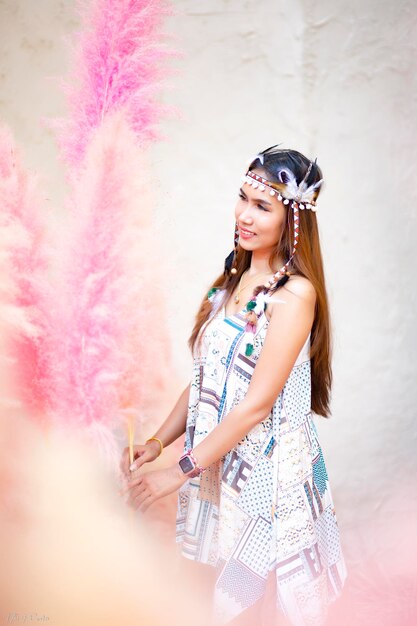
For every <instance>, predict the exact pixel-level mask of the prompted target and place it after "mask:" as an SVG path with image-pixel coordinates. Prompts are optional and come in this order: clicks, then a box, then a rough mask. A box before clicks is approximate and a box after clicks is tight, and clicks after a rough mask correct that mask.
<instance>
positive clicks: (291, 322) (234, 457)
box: [122, 146, 347, 626]
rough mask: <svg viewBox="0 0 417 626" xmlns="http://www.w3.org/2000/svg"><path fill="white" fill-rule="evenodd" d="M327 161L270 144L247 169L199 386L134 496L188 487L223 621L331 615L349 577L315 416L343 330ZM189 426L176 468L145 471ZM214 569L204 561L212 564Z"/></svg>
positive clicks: (198, 364) (189, 551) (205, 333)
mask: <svg viewBox="0 0 417 626" xmlns="http://www.w3.org/2000/svg"><path fill="white" fill-rule="evenodd" d="M321 183H322V176H321V170H320V168H319V167H318V166H317V164H316V162H311V161H310V160H309V159H307V158H306V157H305V156H303V155H302V154H301V153H299V152H297V151H295V150H284V149H279V148H277V147H276V146H272V147H271V148H268V149H267V150H264V151H262V152H260V153H259V154H258V155H257V156H256V157H255V159H254V160H253V161H252V162H251V163H250V164H249V167H248V170H247V171H246V174H245V176H244V177H243V183H242V185H241V188H240V190H239V198H238V201H237V204H236V209H235V217H236V231H235V248H234V250H233V252H232V253H231V254H230V255H229V256H228V257H227V259H226V261H225V269H224V272H223V273H222V274H221V275H220V276H219V277H218V278H217V279H216V280H215V281H214V283H213V285H212V287H211V289H210V290H209V292H208V295H207V297H205V298H204V299H203V302H202V303H201V306H200V309H199V311H198V313H197V317H196V322H195V326H194V329H193V331H192V334H191V337H190V340H189V344H190V347H191V350H192V352H193V358H194V367H193V375H192V380H191V382H190V384H189V385H188V386H187V388H186V389H185V390H184V391H183V393H182V394H181V396H180V398H179V399H178V402H177V404H176V405H175V407H174V408H173V410H172V412H171V413H170V415H169V416H168V418H167V420H166V421H165V422H164V424H163V425H162V426H161V427H160V428H159V430H158V431H157V432H156V433H155V436H154V437H152V438H151V439H149V440H148V441H147V442H146V443H145V445H139V446H135V462H134V464H133V466H132V467H131V468H130V469H129V467H128V454H127V450H125V451H124V454H123V458H122V469H123V471H124V472H125V474H126V475H128V476H129V484H128V489H129V492H130V495H129V502H130V504H131V505H132V506H133V507H134V508H139V509H140V510H141V511H144V510H146V509H147V508H148V506H149V505H150V504H152V502H154V501H155V500H156V499H157V498H160V497H161V496H164V495H166V494H168V493H171V492H172V491H174V490H179V498H178V510H177V542H178V543H179V544H180V545H181V552H182V554H183V555H184V556H185V557H186V558H187V559H191V560H194V561H197V562H199V563H200V564H204V566H207V565H209V566H212V567H211V568H210V567H209V568H208V570H210V571H211V572H212V582H213V583H214V595H213V601H214V602H213V607H214V614H213V615H214V621H215V622H216V623H220V624H226V623H227V624H230V625H231V624H233V625H235V624H236V625H237V624H243V623H248V624H253V623H255V619H256V623H259V615H260V610H263V615H264V623H271V624H294V625H296V626H306V625H307V624H308V625H309V626H313V625H317V626H318V625H321V624H323V623H324V620H325V617H326V611H327V607H328V605H329V603H330V602H332V601H333V600H334V599H336V598H337V597H338V596H339V595H340V593H341V591H342V587H343V584H344V581H345V578H346V576H347V572H346V567H345V561H344V557H343V553H342V549H341V543H340V538H339V531H338V524H337V519H336V514H335V509H334V505H333V500H332V494H331V490H330V485H329V481H328V475H327V471H326V465H325V462H324V458H323V453H322V449H321V446H320V443H319V439H318V433H317V430H316V426H315V423H314V421H313V413H314V414H317V415H320V416H323V417H329V414H330V411H329V400H330V391H331V383H332V371H331V334H330V320H329V311H328V303H327V296H326V288H325V280H324V273H323V264H322V255H321V251H320V243H319V233H318V227H317V216H316V200H317V197H318V195H319V192H320V188H321ZM184 432H185V445H184V455H183V456H182V457H181V459H179V462H178V463H176V464H175V465H174V466H172V467H168V468H166V469H163V470H158V471H153V472H152V471H151V472H147V473H142V472H141V471H140V468H141V466H142V465H143V464H144V463H146V462H149V461H152V460H154V459H155V458H156V457H157V456H158V455H159V454H160V453H161V452H162V449H163V447H166V446H168V445H169V444H171V443H172V442H173V441H175V440H176V439H177V438H178V437H179V436H181V435H182V434H184ZM204 566H201V565H200V567H204Z"/></svg>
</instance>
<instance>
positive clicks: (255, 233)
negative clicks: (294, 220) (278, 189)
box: [235, 168, 287, 252]
mask: <svg viewBox="0 0 417 626" xmlns="http://www.w3.org/2000/svg"><path fill="white" fill-rule="evenodd" d="M253 171H254V172H255V173H256V174H259V175H260V176H263V177H264V178H267V175H266V172H264V171H263V170H262V169H258V168H257V169H255V170H253ZM286 212H287V209H286V207H285V206H284V204H283V203H282V201H280V200H278V198H277V197H276V196H271V195H270V194H269V189H268V187H267V188H266V189H265V191H259V188H258V189H254V188H253V187H252V186H251V185H249V184H248V183H246V182H245V183H243V185H242V187H241V188H240V190H239V200H238V202H237V204H236V208H235V217H236V222H237V224H238V228H239V244H240V245H241V247H242V248H244V250H249V251H252V252H253V251H257V250H262V251H265V252H266V251H268V252H269V251H271V250H272V249H273V248H275V246H276V244H277V242H278V241H279V239H280V236H281V232H282V229H283V225H284V221H285V219H286Z"/></svg>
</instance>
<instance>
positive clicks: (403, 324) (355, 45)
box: [0, 0, 417, 560]
mask: <svg viewBox="0 0 417 626" xmlns="http://www.w3.org/2000/svg"><path fill="white" fill-rule="evenodd" d="M174 6H175V7H176V9H177V10H178V14H177V15H176V16H175V17H173V18H170V19H169V20H168V21H167V30H168V31H170V32H172V33H173V34H175V35H176V36H177V37H178V44H179V46H180V47H181V48H182V49H183V51H184V53H185V56H184V58H183V59H182V61H180V62H177V63H176V64H175V65H176V66H177V67H179V68H180V75H179V76H176V77H175V78H172V79H171V80H170V85H171V88H170V90H169V91H168V90H167V91H166V92H165V95H164V98H165V100H166V101H169V102H173V103H175V104H177V105H178V106H179V108H180V109H181V111H182V114H183V119H182V120H170V121H167V122H165V123H164V125H163V126H164V131H165V132H166V135H167V141H166V142H165V143H161V144H159V145H157V146H155V148H154V149H153V153H152V161H153V163H154V166H155V171H156V173H157V177H158V179H159V181H160V188H159V190H158V205H157V210H156V211H155V213H156V219H157V224H158V228H159V230H160V234H161V237H163V239H164V241H165V250H166V258H167V259H169V262H170V265H171V267H172V268H173V276H172V277H169V278H170V281H171V279H173V280H172V284H171V282H170V281H167V285H166V297H167V299H168V301H169V302H170V303H171V304H170V310H171V319H170V324H171V330H172V337H173V343H174V346H175V353H176V358H177V362H178V368H179V371H180V372H181V375H182V377H183V380H184V382H186V381H187V378H188V376H189V367H190V363H191V362H190V358H189V355H188V351H187V347H186V339H187V337H188V334H189V332H190V330H191V325H192V321H193V316H194V313H195V311H196V308H197V305H198V303H199V301H200V299H201V297H202V296H203V294H204V292H205V291H206V289H207V287H208V285H209V282H210V281H211V279H212V278H213V277H214V276H216V275H217V274H218V273H220V271H222V266H223V260H224V257H225V256H226V254H227V253H228V252H229V251H230V250H231V246H232V240H233V225H234V220H233V208H234V203H235V200H236V196H237V189H238V185H239V183H240V175H241V173H242V171H243V168H244V166H245V164H246V161H247V159H248V158H249V157H250V156H252V155H253V154H254V153H256V151H257V150H258V149H260V148H265V147H267V146H269V145H271V144H274V143H277V142H283V143H284V144H285V146H287V147H293V148H296V149H298V150H300V151H302V152H304V153H306V154H307V155H308V156H310V157H312V158H314V157H316V156H317V157H318V163H319V164H320V165H321V167H322V169H323V173H324V177H325V184H324V185H323V191H322V194H321V197H320V206H319V210H318V213H317V215H318V220H319V224H320V232H321V237H322V248H323V254H324V259H325V267H326V271H327V281H328V292H329V297H330V301H331V306H332V313H333V323H334V336H335V355H334V392H333V403H332V410H333V418H332V419H330V420H327V421H326V420H318V428H319V432H320V433H321V438H322V443H323V447H324V453H325V458H326V460H327V464H328V470H329V474H330V479H331V483H332V486H333V490H334V498H335V503H336V508H337V511H338V515H339V519H340V524H341V526H342V532H343V533H344V537H345V541H346V549H347V550H348V551H349V557H350V558H351V559H352V560H354V559H355V558H356V557H359V556H360V551H361V550H363V549H367V550H370V551H372V550H373V549H374V547H373V544H372V542H370V541H368V539H369V538H370V537H371V536H372V533H373V531H374V529H375V528H376V527H379V526H381V525H382V526H383V525H384V524H385V523H386V521H387V520H388V521H392V519H393V516H394V519H396V518H403V517H407V516H408V515H409V514H410V513H411V512H412V511H414V512H416V511H417V496H416V492H417V490H416V489H415V479H416V473H417V460H416V459H417V455H416V439H417V427H416V420H417V415H416V413H417V411H416V404H417V397H416V396H417V394H416V384H415V380H416V348H417V341H416V330H415V315H416V296H415V292H416V281H415V267H416V261H417V258H416V256H417V255H416V250H415V245H414V242H415V238H416V231H417V229H416V221H417V217H416V216H417V211H416V205H417V191H416V189H417V186H416V184H415V164H416V162H417V147H416V146H417V143H416V140H415V138H416V136H417V128H416V125H417V122H416V120H417V102H416V93H417V89H416V88H417V84H416V82H417V43H416V42H417V37H416V35H417V32H416V25H417V5H416V3H415V2H413V1H411V0H399V1H398V2H397V3H392V2H391V1H390V0H367V2H366V3H364V2H360V1H359V0H353V1H349V2H348V1H347V0H336V1H335V0H321V2H316V1H314V0H297V1H294V2H284V0H263V1H262V2H258V1H255V0H245V1H242V0H240V1H239V2H238V1H237V0H210V1H209V0H205V1H204V2H203V1H201V0H176V1H175V2H174ZM0 20H1V26H0V29H1V30H0V51H1V54H0V93H1V96H0V98H1V99H0V117H1V119H2V120H3V121H5V122H6V123H8V124H9V125H10V126H11V127H12V128H13V130H14V132H15V133H16V136H17V138H18V140H19V141H20V144H21V145H22V146H23V147H24V149H25V151H26V154H27V159H28V163H29V165H30V166H32V167H35V168H36V169H38V170H39V171H40V172H42V173H43V175H44V176H45V178H46V189H47V196H48V198H49V202H50V206H53V207H54V210H55V207H56V219H57V222H58V223H59V220H60V219H61V217H62V214H63V213H62V210H61V209H60V207H61V206H62V201H63V197H64V185H63V176H62V172H61V170H60V167H59V166H58V164H57V161H56V152H55V147H54V143H53V138H52V136H51V135H50V134H49V133H48V132H47V131H45V130H44V129H42V128H41V127H40V125H39V118H40V116H41V115H56V114H57V113H58V114H59V113H60V112H61V110H62V106H63V100H62V97H61V95H60V94H59V93H58V91H57V88H56V86H54V85H53V84H52V83H51V82H50V81H47V79H46V77H47V76H49V75H51V74H60V73H62V72H64V71H65V68H66V56H65V50H64V47H63V44H62V40H61V37H62V36H63V35H65V34H66V33H69V32H71V31H72V30H73V29H75V28H76V26H77V22H76V18H75V13H74V7H73V3H72V2H70V1H67V2H57V1H53V0H42V1H40V0H37V2H33V1H32V0H2V1H0ZM51 217H53V216H51ZM358 532H359V533H362V535H363V537H365V539H364V543H363V544H362V543H361V542H360V541H359V542H357V541H356V542H355V541H350V539H351V538H353V537H354V536H355V537H357V533H358ZM362 535H361V536H362ZM397 540H398V535H397Z"/></svg>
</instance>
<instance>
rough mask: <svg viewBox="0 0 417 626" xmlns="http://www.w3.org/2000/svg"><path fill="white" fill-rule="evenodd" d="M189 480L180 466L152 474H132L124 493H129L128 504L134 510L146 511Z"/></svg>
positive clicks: (136, 472) (137, 472)
mask: <svg viewBox="0 0 417 626" xmlns="http://www.w3.org/2000/svg"><path fill="white" fill-rule="evenodd" d="M187 480H188V476H186V475H185V474H183V472H182V471H181V468H180V467H179V465H178V464H176V465H172V466H170V467H167V468H165V469H161V470H154V471H151V472H143V471H142V472H139V471H138V470H136V471H134V472H132V473H131V477H130V479H129V481H128V482H127V485H126V487H124V489H123V490H122V493H126V492H129V497H128V500H127V504H128V505H129V506H131V507H132V508H133V509H135V510H136V509H137V510H139V511H141V512H142V511H146V509H147V508H148V507H149V506H150V505H151V504H152V503H153V502H155V500H158V499H159V498H162V497H163V496H167V495H168V494H170V493H172V492H173V491H176V490H177V489H179V488H180V487H181V485H182V484H184V483H185V482H186V481H187Z"/></svg>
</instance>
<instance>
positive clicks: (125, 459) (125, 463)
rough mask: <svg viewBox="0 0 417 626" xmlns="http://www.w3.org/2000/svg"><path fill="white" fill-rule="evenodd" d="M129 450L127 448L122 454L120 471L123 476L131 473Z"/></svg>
mask: <svg viewBox="0 0 417 626" xmlns="http://www.w3.org/2000/svg"><path fill="white" fill-rule="evenodd" d="M129 465H130V463H129V448H125V449H124V450H123V452H122V458H121V461H120V470H121V471H122V473H123V474H125V475H126V474H128V473H129Z"/></svg>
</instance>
